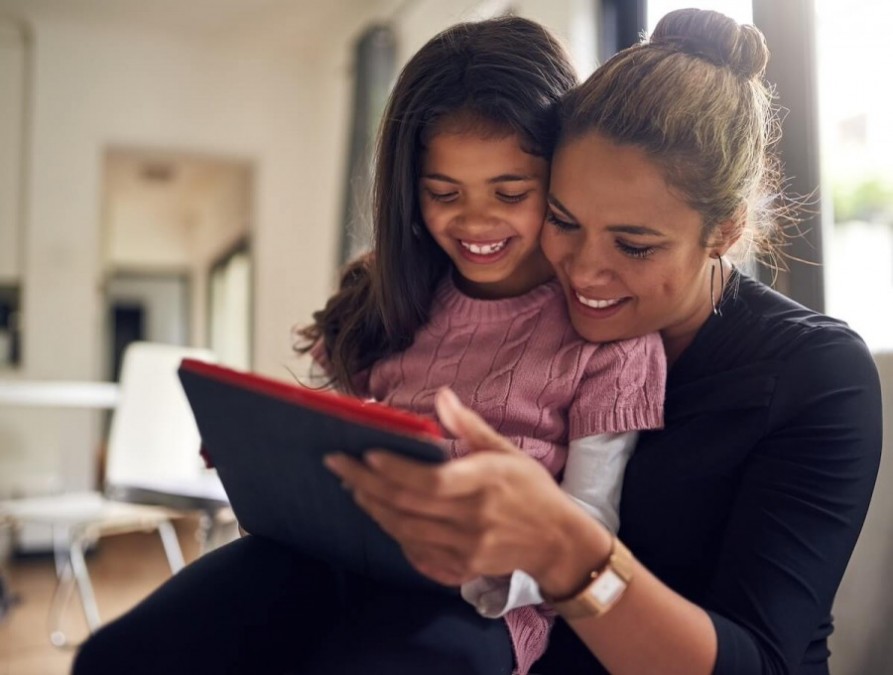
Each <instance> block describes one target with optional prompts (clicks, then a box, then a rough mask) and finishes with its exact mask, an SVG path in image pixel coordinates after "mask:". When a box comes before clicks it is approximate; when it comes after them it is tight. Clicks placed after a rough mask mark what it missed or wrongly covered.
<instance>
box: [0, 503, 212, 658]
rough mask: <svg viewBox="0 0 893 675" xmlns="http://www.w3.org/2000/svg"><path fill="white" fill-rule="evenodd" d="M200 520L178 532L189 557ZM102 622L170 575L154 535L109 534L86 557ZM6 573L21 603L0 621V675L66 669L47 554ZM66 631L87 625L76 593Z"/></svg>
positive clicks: (17, 562)
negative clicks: (54, 625) (50, 623)
mask: <svg viewBox="0 0 893 675" xmlns="http://www.w3.org/2000/svg"><path fill="white" fill-rule="evenodd" d="M197 524H198V523H197V520H194V519H183V520H181V521H179V522H178V523H177V532H178V534H179V538H180V545H181V547H182V548H183V555H184V557H185V558H186V561H187V562H189V561H190V560H193V559H194V558H195V556H196V555H197V553H198V544H197V539H196V530H197ZM87 566H88V568H89V570H90V578H91V580H92V581H93V587H94V591H95V593H96V599H97V603H98V605H99V612H100V615H101V617H102V620H103V621H108V620H109V619H112V618H114V617H116V616H119V615H121V614H122V613H124V612H125V611H127V610H128V609H129V608H130V607H132V606H133V605H135V604H136V603H137V602H139V601H140V599H142V598H144V597H145V596H146V595H147V594H148V593H149V592H151V591H152V589H154V588H155V587H156V586H158V585H159V584H160V583H161V582H163V581H164V580H165V579H167V578H168V577H169V576H170V568H169V567H168V565H167V559H166V558H165V556H164V549H163V548H162V546H161V540H160V539H159V537H158V535H157V534H155V533H136V534H122V535H117V536H110V537H105V538H103V539H102V540H101V542H100V545H99V546H98V547H97V548H96V550H94V551H93V552H92V553H91V554H90V555H89V556H88V558H87ZM4 576H5V577H6V580H7V582H8V585H9V586H10V587H11V590H12V592H13V593H14V594H16V595H18V596H19V599H20V601H19V602H18V604H16V605H15V606H14V607H13V609H12V611H11V612H10V613H9V614H8V615H7V616H6V618H5V619H3V620H0V675H62V674H63V673H68V672H69V669H70V667H71V660H72V657H73V656H74V652H73V650H70V649H65V650H60V649H57V648H56V647H53V646H52V645H51V644H50V642H49V638H48V635H47V616H48V612H49V608H50V599H51V598H52V595H53V590H54V589H55V584H56V575H55V571H54V567H53V561H52V559H51V558H50V557H49V556H46V557H43V556H41V557H29V558H14V559H13V560H11V561H9V562H8V563H7V564H6V566H5V570H4ZM65 616H66V623H65V631H66V633H68V635H69V637H70V638H71V639H73V640H76V641H80V640H82V639H83V638H84V636H86V634H87V629H86V624H85V622H84V617H83V611H82V610H81V606H80V601H79V598H78V596H77V594H74V595H73V596H72V599H71V602H70V604H69V606H68V609H67V612H66V615H65Z"/></svg>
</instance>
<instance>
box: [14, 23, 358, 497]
mask: <svg viewBox="0 0 893 675" xmlns="http://www.w3.org/2000/svg"><path fill="white" fill-rule="evenodd" d="M32 28H33V31H34V36H35V42H34V62H35V68H34V82H33V101H32V104H33V120H32V131H31V133H32V136H31V139H30V152H29V158H28V159H29V164H30V166H29V172H28V185H27V193H26V197H27V203H28V205H29V210H28V214H27V218H26V221H25V235H24V244H25V259H24V265H23V268H24V279H23V280H24V301H23V304H24V312H23V314H24V317H23V318H24V329H23V338H24V344H23V365H22V368H21V369H20V370H19V371H18V372H17V373H15V374H14V375H10V376H12V377H19V378H38V379H39V378H49V379H96V378H99V377H101V376H102V374H103V367H102V365H103V364H102V363H101V345H102V336H101V330H102V325H103V317H102V308H103V306H104V301H103V294H102V289H101V279H102V273H103V269H102V242H101V234H102V232H101V185H102V182H101V180H102V175H101V171H102V158H103V155H104V152H105V150H106V149H107V148H108V147H110V146H125V147H160V148H176V149H184V150H188V151H195V152H197V153H207V154H211V155H223V156H231V157H235V158H239V159H243V160H246V161H248V162H250V163H251V164H252V165H253V166H254V167H255V169H256V175H255V204H254V213H253V220H254V222H255V223H256V231H255V242H254V244H255V246H254V252H255V256H256V260H257V266H256V269H257V273H256V279H255V290H256V293H257V296H258V298H259V301H258V302H257V304H256V309H255V335H256V340H255V365H256V366H257V367H258V368H259V369H260V370H261V371H264V372H269V373H273V374H283V372H282V371H281V369H280V368H279V365H278V364H279V363H281V362H282V361H283V359H284V358H285V357H286V356H287V354H288V348H289V345H288V339H287V335H288V328H289V326H290V325H291V323H293V322H294V321H295V320H297V319H299V318H302V317H307V316H309V315H310V313H311V311H312V310H313V309H315V308H316V307H317V306H319V304H320V303H321V302H322V300H323V299H324V297H325V295H326V294H327V292H328V290H329V286H330V279H331V278H332V276H333V270H332V264H331V262H330V261H332V260H334V259H335V247H336V231H335V228H334V227H333V223H334V222H335V221H334V218H333V215H334V208H333V205H334V204H336V203H337V202H338V200H337V199H332V200H331V201H332V203H333V205H330V204H329V200H325V199H321V198H320V195H326V194H331V193H336V192H337V189H338V181H339V178H340V173H338V172H337V170H336V166H337V161H336V160H334V159H332V158H333V157H339V156H341V155H342V154H343V153H342V146H343V145H344V143H343V140H342V138H341V136H343V133H342V132H341V131H340V129H341V126H340V125H338V122H339V121H340V120H339V115H338V114H336V113H335V112H333V111H332V110H331V109H327V108H326V107H325V105H324V104H321V102H327V103H329V105H330V106H332V105H333V104H335V105H337V103H338V101H339V96H340V93H341V92H340V91H339V90H338V87H337V86H335V85H333V84H332V83H330V82H327V81H326V80H325V79H324V78H326V77H328V76H330V75H331V73H330V72H328V71H327V70H326V69H317V68H315V67H314V66H313V64H307V65H303V66H302V65H301V64H289V63H271V62H261V61H256V60H252V59H251V58H248V57H246V56H245V55H242V54H237V53H236V54H230V53H226V52H225V51H220V50H218V49H212V48H202V47H199V46H194V45H193V44H191V43H190V42H189V41H187V40H186V39H177V38H170V37H166V36H164V35H157V34H152V33H149V32H143V31H141V30H138V29H132V30H125V29H123V28H122V27H120V26H115V27H111V26H106V25H103V24H99V23H92V24H91V23H81V22H78V21H77V20H74V19H62V18H57V17H51V16H35V17H33V25H32ZM342 76H344V75H342ZM333 99H334V100H333ZM324 120H325V121H327V122H328V124H321V123H322V122H323V121H324ZM320 127H322V128H320ZM308 158H323V159H322V160H321V161H314V160H308ZM99 422H100V420H99V415H98V414H97V413H90V412H76V411H74V412H73V411H67V412H65V413H62V412H57V411H50V410H46V411H40V410H29V411H27V413H26V414H25V415H22V414H21V411H14V410H8V409H7V410H0V439H2V447H3V448H8V449H9V450H4V451H3V452H2V453H0V492H3V493H7V494H8V493H10V492H21V491H30V490H32V489H35V490H36V489H39V490H42V489H44V488H54V487H57V486H59V485H60V484H61V485H65V486H69V487H80V486H85V485H88V484H90V483H91V482H92V475H91V467H92V465H93V463H92V461H91V455H92V454H93V453H94V452H95V450H96V449H97V446H98V444H99V442H100V433H99V431H100V429H99ZM47 472H51V473H53V474H54V475H55V476H56V477H57V478H48V477H47V475H46V474H47Z"/></svg>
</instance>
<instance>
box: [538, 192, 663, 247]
mask: <svg viewBox="0 0 893 675" xmlns="http://www.w3.org/2000/svg"><path fill="white" fill-rule="evenodd" d="M549 204H550V205H551V206H552V208H554V209H557V210H559V211H561V212H562V213H563V214H564V216H565V217H566V218H567V219H568V220H570V221H571V222H572V223H579V222H580V221H579V219H578V218H577V217H576V216H575V215H574V214H573V213H571V212H570V211H568V210H567V207H566V206H565V205H564V204H562V203H561V202H560V201H558V198H557V197H556V196H555V195H553V194H550V195H549ZM605 229H606V230H607V231H608V232H622V233H623V234H634V235H640V236H646V237H663V236H665V235H664V233H663V232H660V231H658V230H655V229H653V228H650V227H645V226H644V225H609V226H608V227H606V228H605Z"/></svg>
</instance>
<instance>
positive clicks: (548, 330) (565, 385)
mask: <svg viewBox="0 0 893 675" xmlns="http://www.w3.org/2000/svg"><path fill="white" fill-rule="evenodd" d="M321 351H322V350H314V353H315V355H316V356H317V357H320V356H321ZM320 360H322V361H324V359H320ZM665 379H666V360H665V357H664V352H663V345H662V343H661V341H660V337H659V336H658V335H657V334H651V335H647V336H644V337H641V338H635V339H631V340H623V341H619V342H611V343H604V344H593V343H590V342H586V341H584V340H583V339H581V338H580V337H579V336H578V335H577V333H576V332H575V331H574V329H573V326H572V325H571V323H570V319H569V317H568V315H567V307H566V305H565V299H564V294H563V292H562V290H561V286H560V285H559V284H558V282H557V281H554V280H553V281H550V282H547V283H545V284H542V285H540V286H538V287H536V288H534V289H533V290H531V291H530V292H528V293H526V294H525V295H522V296H519V297H514V298H506V299H501V300H479V299H475V298H471V297H468V296H466V295H465V294H463V293H461V292H460V291H459V290H458V289H457V288H456V286H455V285H454V284H453V282H452V279H451V278H450V276H449V275H447V278H445V279H444V281H442V282H441V284H440V286H439V287H438V290H437V292H436V294H435V297H434V302H433V304H432V308H431V313H430V319H429V321H428V323H427V324H426V325H425V326H424V327H422V328H421V329H420V330H419V331H418V333H417V334H416V337H415V341H414V342H413V344H412V345H411V346H410V347H409V348H408V349H406V350H405V351H403V352H401V353H399V354H394V355H392V356H390V357H388V358H385V359H382V360H381V361H379V362H378V363H376V364H375V365H374V366H373V367H372V368H371V369H370V371H369V372H368V373H367V374H366V376H364V377H361V378H359V379H358V385H359V387H360V389H361V392H360V393H361V395H365V396H368V397H371V398H374V399H375V400H377V401H379V402H382V403H386V404H388V405H390V406H394V407H396V408H402V409H405V410H411V411H413V412H415V413H417V414H421V415H427V416H430V417H435V410H434V396H435V394H436V393H437V391H438V390H439V389H440V388H441V387H450V388H451V389H452V390H453V391H454V392H455V393H456V395H457V396H458V397H459V399H460V400H461V401H462V402H463V403H465V404H466V405H468V406H470V407H471V408H473V409H474V410H475V411H476V412H477V413H478V414H480V415H481V416H482V417H483V418H484V420H486V421H487V423H488V424H490V425H491V426H492V427H493V428H495V429H496V430H497V431H498V432H500V433H501V434H502V435H504V436H506V437H507V438H508V439H509V440H511V441H512V442H513V443H514V444H515V445H517V446H518V447H520V448H522V449H523V450H524V451H525V452H527V453H528V454H530V455H531V456H533V457H534V458H536V459H537V460H539V461H540V462H542V463H543V465H545V467H546V468H547V469H548V470H549V471H550V472H551V473H552V475H553V476H556V477H557V476H558V475H559V474H560V472H561V470H562V469H563V467H564V463H565V460H566V458H567V445H568V443H569V442H570V441H571V440H575V439H578V438H584V437H586V436H594V435H597V434H603V433H621V432H626V431H633V430H642V429H652V428H657V427H660V426H661V425H662V422H663V401H664V384H665ZM467 451H468V449H467V448H466V447H465V446H464V444H463V443H462V442H460V441H452V442H451V453H452V455H453V456H454V457H459V456H461V455H463V454H465V453H466V452H467ZM505 619H506V622H507V624H508V628H509V632H510V634H511V637H512V643H513V645H514V649H515V656H516V659H517V663H518V671H517V672H518V673H520V675H526V673H527V672H528V670H529V669H530V667H531V666H532V665H533V664H534V663H535V662H536V660H537V659H538V658H539V657H540V656H542V654H543V653H544V652H545V649H546V645H547V642H548V634H549V629H550V628H551V624H552V617H551V615H550V614H549V613H548V612H544V611H542V610H541V609H540V608H535V607H520V608H517V609H513V610H511V611H510V612H508V613H507V614H506V615H505Z"/></svg>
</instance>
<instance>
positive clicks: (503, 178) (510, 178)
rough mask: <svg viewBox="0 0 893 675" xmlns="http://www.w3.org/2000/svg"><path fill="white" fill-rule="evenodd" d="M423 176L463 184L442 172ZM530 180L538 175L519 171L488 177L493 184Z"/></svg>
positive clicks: (428, 178) (488, 181) (535, 178)
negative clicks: (529, 174)
mask: <svg viewBox="0 0 893 675" xmlns="http://www.w3.org/2000/svg"><path fill="white" fill-rule="evenodd" d="M422 178H425V179H427V180H439V181H441V182H443V183H453V184H454V185H461V184H462V181H458V180H456V179H455V178H450V177H449V176H446V175H444V174H442V173H426V174H424V175H423V176H422ZM528 180H537V177H536V176H528V175H525V174H519V173H504V174H500V175H499V176H494V177H493V178H488V179H487V183H489V184H491V185H492V184H494V183H512V182H522V181H528Z"/></svg>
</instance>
